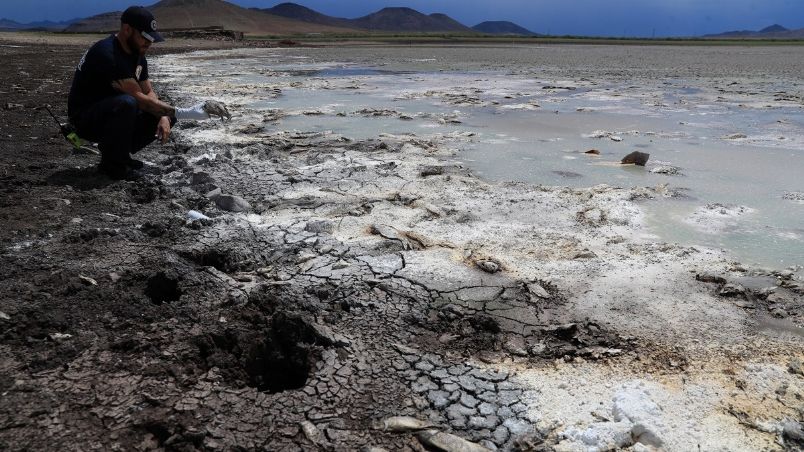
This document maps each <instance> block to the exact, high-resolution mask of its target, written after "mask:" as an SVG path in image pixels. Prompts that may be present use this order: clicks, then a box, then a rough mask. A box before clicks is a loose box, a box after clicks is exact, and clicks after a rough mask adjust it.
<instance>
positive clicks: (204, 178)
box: [190, 171, 215, 185]
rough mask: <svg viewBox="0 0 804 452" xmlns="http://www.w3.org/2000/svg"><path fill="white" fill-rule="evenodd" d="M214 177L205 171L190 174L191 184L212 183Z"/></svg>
mask: <svg viewBox="0 0 804 452" xmlns="http://www.w3.org/2000/svg"><path fill="white" fill-rule="evenodd" d="M213 183H215V179H214V178H213V177H212V176H211V175H210V174H209V173H207V172H206V171H196V172H194V173H193V174H192V175H190V184H191V185H201V184H213Z"/></svg>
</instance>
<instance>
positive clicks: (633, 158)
mask: <svg viewBox="0 0 804 452" xmlns="http://www.w3.org/2000/svg"><path fill="white" fill-rule="evenodd" d="M649 158H650V154H648V153H645V152H639V151H634V152H632V153H630V154H628V155H626V156H625V157H623V159H622V160H621V161H620V163H622V164H624V165H627V164H634V165H637V166H645V164H646V163H648V159H649Z"/></svg>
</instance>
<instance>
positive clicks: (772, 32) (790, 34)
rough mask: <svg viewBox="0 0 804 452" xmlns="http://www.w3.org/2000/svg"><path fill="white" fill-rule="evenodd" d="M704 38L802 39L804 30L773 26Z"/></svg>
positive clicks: (728, 32)
mask: <svg viewBox="0 0 804 452" xmlns="http://www.w3.org/2000/svg"><path fill="white" fill-rule="evenodd" d="M704 38H766V39H772V38H775V39H802V38H804V28H800V29H798V30H789V29H787V28H785V27H783V26H781V25H778V24H774V25H771V26H769V27H765V28H763V29H762V30H759V31H752V30H739V31H727V32H725V33H718V34H712V35H704Z"/></svg>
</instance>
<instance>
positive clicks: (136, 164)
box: [126, 157, 145, 170]
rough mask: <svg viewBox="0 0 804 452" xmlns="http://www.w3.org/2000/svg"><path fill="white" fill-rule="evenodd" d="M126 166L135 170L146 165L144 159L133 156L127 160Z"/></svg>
mask: <svg viewBox="0 0 804 452" xmlns="http://www.w3.org/2000/svg"><path fill="white" fill-rule="evenodd" d="M126 166H127V167H129V168H132V169H135V170H139V169H142V167H144V166H145V163H143V161H142V160H137V159H133V158H131V157H129V158H128V160H126Z"/></svg>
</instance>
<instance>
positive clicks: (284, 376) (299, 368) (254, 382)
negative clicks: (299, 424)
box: [246, 341, 310, 393]
mask: <svg viewBox="0 0 804 452" xmlns="http://www.w3.org/2000/svg"><path fill="white" fill-rule="evenodd" d="M275 345H276V344H273V343H271V342H269V341H266V342H265V343H263V344H259V345H258V346H256V347H254V348H252V350H251V351H250V353H249V356H248V358H247V361H246V372H247V373H248V375H249V379H250V380H251V381H250V384H249V386H252V387H255V388H257V389H258V390H260V391H267V392H270V393H276V392H282V391H287V390H291V389H299V388H302V387H304V385H305V384H306V383H307V377H308V374H309V369H310V360H309V353H308V351H307V350H306V349H304V348H302V347H300V346H298V345H296V344H294V345H292V346H289V347H275Z"/></svg>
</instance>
